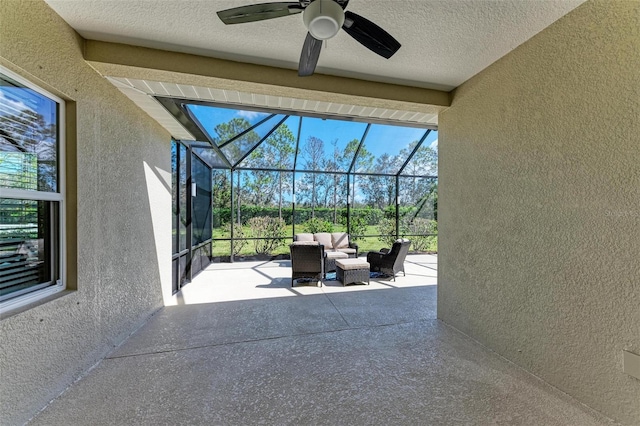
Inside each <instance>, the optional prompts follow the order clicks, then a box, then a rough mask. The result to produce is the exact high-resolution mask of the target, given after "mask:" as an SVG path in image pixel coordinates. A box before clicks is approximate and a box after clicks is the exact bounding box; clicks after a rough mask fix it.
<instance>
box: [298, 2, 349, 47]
mask: <svg viewBox="0 0 640 426" xmlns="http://www.w3.org/2000/svg"><path fill="white" fill-rule="evenodd" d="M302 20H303V21H304V25H305V26H306V27H307V29H308V30H309V32H310V33H311V35H312V36H313V37H314V38H316V39H318V40H327V39H330V38H331V37H333V36H335V35H336V34H337V33H338V31H340V28H342V24H343V23H344V11H343V10H342V7H341V6H340V5H339V4H338V3H336V2H335V1H334V0H315V1H314V2H313V3H311V4H310V5H309V6H307V7H306V8H305V9H304V12H303V15H302Z"/></svg>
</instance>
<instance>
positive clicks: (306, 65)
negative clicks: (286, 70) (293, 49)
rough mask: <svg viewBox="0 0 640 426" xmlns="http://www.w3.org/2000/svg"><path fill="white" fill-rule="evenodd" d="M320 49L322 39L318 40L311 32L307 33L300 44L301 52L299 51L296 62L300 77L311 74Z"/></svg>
mask: <svg viewBox="0 0 640 426" xmlns="http://www.w3.org/2000/svg"><path fill="white" fill-rule="evenodd" d="M321 49H322V40H318V39H316V38H315V37H313V36H312V35H311V33H307V38H305V39H304V45H303V46H302V53H300V63H299V64H298V75H299V76H300V77H308V76H310V75H312V74H313V72H314V71H315V69H316V64H317V63H318V58H319V57H320V50H321Z"/></svg>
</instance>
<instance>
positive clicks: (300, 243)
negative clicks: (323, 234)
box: [290, 241, 320, 246]
mask: <svg viewBox="0 0 640 426" xmlns="http://www.w3.org/2000/svg"><path fill="white" fill-rule="evenodd" d="M318 244H320V243H319V242H317V241H294V242H292V243H291V244H290V245H292V246H317V245H318Z"/></svg>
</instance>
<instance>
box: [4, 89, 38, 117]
mask: <svg viewBox="0 0 640 426" xmlns="http://www.w3.org/2000/svg"><path fill="white" fill-rule="evenodd" d="M0 105H1V107H0V114H2V115H7V114H12V115H13V114H19V113H20V112H22V111H25V110H30V111H32V109H31V108H29V107H28V106H27V105H26V104H25V103H24V102H22V101H16V100H13V99H12V98H8V97H7V96H5V93H4V90H2V89H0Z"/></svg>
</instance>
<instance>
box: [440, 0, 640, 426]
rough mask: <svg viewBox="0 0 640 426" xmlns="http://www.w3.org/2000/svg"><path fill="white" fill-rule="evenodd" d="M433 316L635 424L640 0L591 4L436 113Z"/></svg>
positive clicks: (638, 398) (638, 418) (639, 383)
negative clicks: (630, 357) (629, 369)
mask: <svg viewBox="0 0 640 426" xmlns="http://www.w3.org/2000/svg"><path fill="white" fill-rule="evenodd" d="M439 130H440V132H439V135H440V139H439V141H440V142H439V150H440V158H439V161H440V167H439V170H440V188H439V197H440V198H439V200H438V201H439V215H438V216H439V219H440V222H439V224H438V227H439V232H440V238H439V265H438V274H439V286H438V317H439V318H440V319H442V320H443V321H445V322H446V323H449V324H451V325H453V326H455V327H457V328H458V329H460V330H462V331H463V332H464V333H466V334H468V335H469V336H471V337H473V338H474V339H477V340H478V341H480V342H481V343H483V344H485V345H487V346H488V347H490V348H492V349H494V350H495V351H497V352H498V353H500V354H502V355H503V356H505V357H506V358H508V359H510V360H512V361H514V362H515V363H517V364H518V365H520V366H522V367H524V368H525V369H527V370H529V371H531V372H532V373H533V374H535V375H537V376H539V377H541V378H542V379H544V380H545V381H547V382H549V383H551V384H553V385H555V386H557V387H558V388H560V389H561V390H563V391H565V392H567V393H569V394H570V395H572V396H574V397H575V398H577V399H578V400H580V401H582V402H583V403H585V404H587V405H589V406H591V407H593V408H595V409H597V410H599V411H601V412H603V413H604V414H606V415H609V416H610V417H613V418H614V419H616V420H618V421H620V422H622V423H625V424H633V425H637V424H640V380H637V379H635V378H632V377H630V376H628V375H625V374H624V373H623V371H622V369H623V361H622V360H623V355H622V351H623V349H627V350H631V351H633V352H635V353H639V354H640V136H639V135H640V2H638V1H590V2H587V3H585V4H584V5H582V6H580V7H578V8H577V9H576V10H574V11H573V12H571V13H569V14H568V15H567V16H565V17H564V18H562V19H560V20H559V21H557V22H556V23H554V24H553V25H552V26H550V27H549V28H547V29H546V30H544V31H542V32H541V33H539V34H538V35H536V36H535V37H534V38H532V39H531V40H529V41H528V42H526V43H525V44H523V45H522V46H520V47H518V48H517V49H516V50H514V51H513V52H511V53H510V54H508V55H507V56H505V57H504V58H502V59H501V60H499V61H498V62H496V63H494V64H493V65H492V66H490V67H489V68H487V69H486V70H484V71H483V72H481V73H480V74H478V75H476V76H475V77H473V78H472V79H471V80H469V81H468V82H466V83H465V84H464V85H462V86H461V87H460V88H458V89H457V90H456V92H455V95H454V97H453V102H452V106H451V108H450V109H448V110H447V111H445V112H444V113H443V114H441V116H440V127H439Z"/></svg>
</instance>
